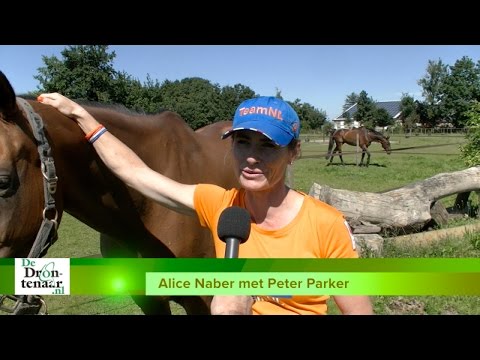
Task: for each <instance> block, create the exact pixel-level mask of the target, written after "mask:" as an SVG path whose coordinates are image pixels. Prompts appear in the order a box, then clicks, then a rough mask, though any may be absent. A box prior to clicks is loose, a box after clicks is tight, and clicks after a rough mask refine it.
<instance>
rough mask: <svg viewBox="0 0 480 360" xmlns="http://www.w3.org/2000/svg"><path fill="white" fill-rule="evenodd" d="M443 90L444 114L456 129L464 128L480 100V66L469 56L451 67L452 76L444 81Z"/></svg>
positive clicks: (442, 104)
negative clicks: (477, 101)
mask: <svg viewBox="0 0 480 360" xmlns="http://www.w3.org/2000/svg"><path fill="white" fill-rule="evenodd" d="M441 90H442V93H443V96H442V100H441V109H442V114H443V116H444V118H445V119H447V120H448V121H449V122H451V123H452V124H454V126H455V127H463V126H464V125H465V124H466V123H467V121H468V120H469V118H468V116H467V112H468V111H469V110H470V109H471V106H472V103H473V102H474V101H475V100H480V98H479V95H480V64H477V65H475V63H474V62H473V61H472V59H470V58H469V57H467V56H464V57H462V58H461V59H460V60H457V61H456V62H455V65H453V66H450V74H449V75H448V76H447V77H446V78H445V79H444V81H443V83H442V86H441Z"/></svg>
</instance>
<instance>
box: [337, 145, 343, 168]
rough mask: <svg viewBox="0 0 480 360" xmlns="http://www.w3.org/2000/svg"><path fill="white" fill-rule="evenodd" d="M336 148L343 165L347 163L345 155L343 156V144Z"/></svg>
mask: <svg viewBox="0 0 480 360" xmlns="http://www.w3.org/2000/svg"><path fill="white" fill-rule="evenodd" d="M335 150H337V152H338V157H339V158H340V161H341V163H342V165H345V163H344V162H343V156H342V145H337V147H336V148H335Z"/></svg>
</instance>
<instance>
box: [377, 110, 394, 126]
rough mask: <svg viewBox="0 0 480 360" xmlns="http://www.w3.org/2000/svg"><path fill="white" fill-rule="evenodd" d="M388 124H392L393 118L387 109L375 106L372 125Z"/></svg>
mask: <svg viewBox="0 0 480 360" xmlns="http://www.w3.org/2000/svg"><path fill="white" fill-rule="evenodd" d="M390 125H393V119H392V117H391V116H390V114H389V113H388V111H387V110H385V109H384V108H378V107H377V109H376V111H375V121H374V123H373V127H375V126H380V127H385V126H390Z"/></svg>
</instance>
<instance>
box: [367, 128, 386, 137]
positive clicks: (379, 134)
mask: <svg viewBox="0 0 480 360" xmlns="http://www.w3.org/2000/svg"><path fill="white" fill-rule="evenodd" d="M366 129H367V130H368V131H369V132H371V133H373V134H374V135H376V136H379V137H382V138H384V137H385V135H383V134H382V133H381V132H378V131H376V130H373V129H370V128H366Z"/></svg>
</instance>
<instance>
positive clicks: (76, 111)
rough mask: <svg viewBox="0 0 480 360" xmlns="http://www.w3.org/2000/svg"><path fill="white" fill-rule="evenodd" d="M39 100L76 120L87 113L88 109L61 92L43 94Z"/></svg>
mask: <svg viewBox="0 0 480 360" xmlns="http://www.w3.org/2000/svg"><path fill="white" fill-rule="evenodd" d="M37 101H38V102H41V103H43V104H46V105H51V106H53V107H54V108H56V109H57V110H58V111H60V112H61V113H62V114H63V115H65V116H68V117H69V118H72V119H75V120H77V119H79V118H83V117H85V115H86V110H85V109H84V108H83V107H82V106H80V105H79V104H77V103H76V102H74V101H72V100H70V99H69V98H67V97H65V96H63V95H62V94H59V93H49V94H41V95H40V96H39V97H38V98H37Z"/></svg>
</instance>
